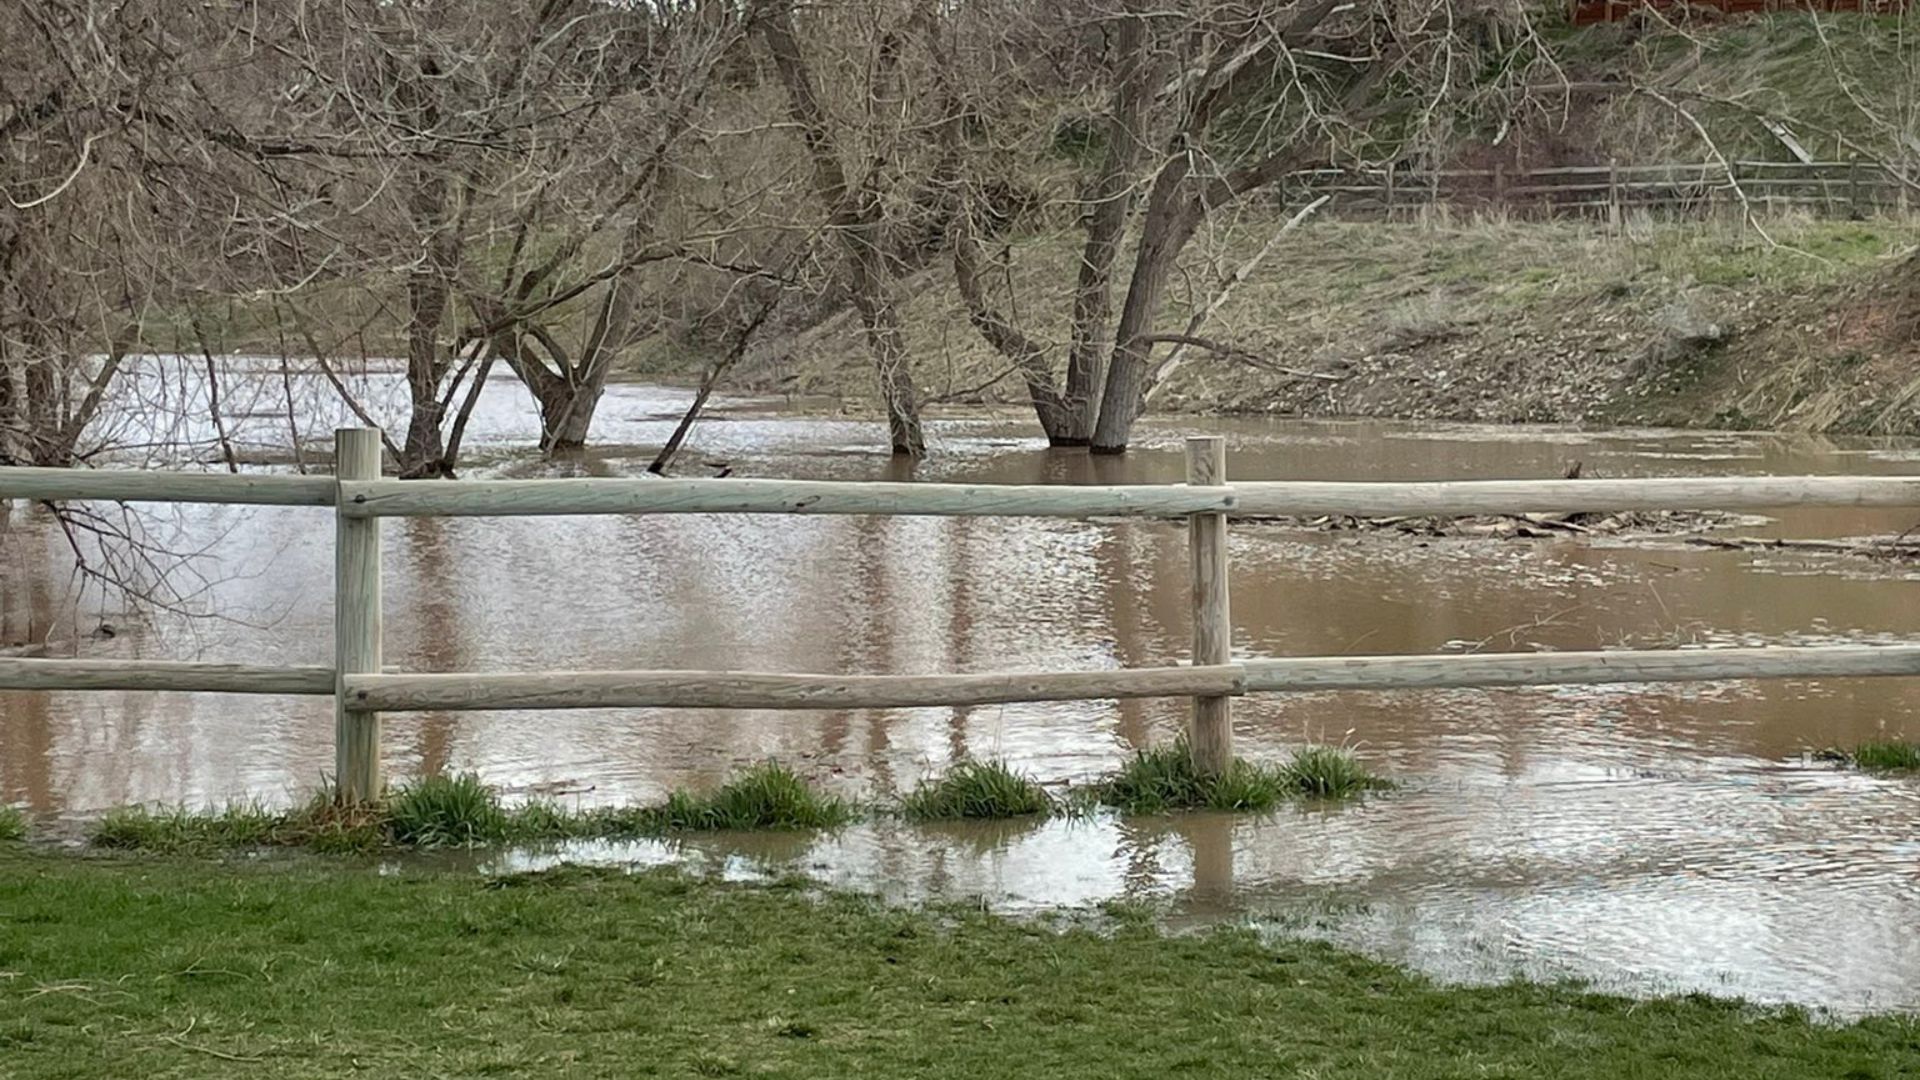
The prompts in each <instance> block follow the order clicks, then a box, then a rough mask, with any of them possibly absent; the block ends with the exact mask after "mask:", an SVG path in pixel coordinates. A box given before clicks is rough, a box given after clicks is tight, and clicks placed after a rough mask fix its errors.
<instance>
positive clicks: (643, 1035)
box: [0, 844, 1920, 1080]
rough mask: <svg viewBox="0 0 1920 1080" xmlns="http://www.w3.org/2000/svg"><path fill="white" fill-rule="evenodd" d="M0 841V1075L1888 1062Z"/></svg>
mask: <svg viewBox="0 0 1920 1080" xmlns="http://www.w3.org/2000/svg"><path fill="white" fill-rule="evenodd" d="M399 865H401V866H402V867H403V869H400V870H398V871H397V872H396V871H393V870H392V868H391V866H390V867H389V870H388V872H385V873H381V872H378V871H376V870H375V869H373V868H372V867H371V866H370V865H367V864H360V863H346V862H338V861H332V860H328V859H323V858H317V857H298V858H289V859H270V860H242V861H237V862H232V863H220V862H213V861H203V860H191V859H179V858H154V857H143V858H135V857H126V856H115V857H99V858H88V857H76V856H71V855H62V854H41V853H35V852H31V851H29V850H27V849H25V848H23V847H21V846H20V845H17V844H13V845H0V1076H5V1077H7V1078H9V1080H29V1078H40V1077H113V1078H124V1077H139V1078H141V1080H158V1078H161V1077H196V1078H197V1077H223V1076H235V1077H241V1076H244V1077H262V1076H270V1077H275V1078H289V1077H317V1076H393V1077H409V1078H411V1077H434V1076H447V1077H466V1076H482V1075H492V1076H569V1077H603V1076H604V1077H630V1076H731V1075H741V1076H785V1077H842V1076H844V1077H900V1076H932V1077H1002V1076H1005V1077H1035V1078H1038V1077H1089V1078H1094V1077H1097V1078H1102V1080H1106V1078H1112V1077H1143V1078H1145V1077H1156V1078H1157V1077H1166V1076H1218V1077H1232V1078H1235V1080H1240V1078H1247V1077H1269V1076H1271V1077H1316V1078H1329V1077H1368V1078H1384V1077H1515V1078H1520V1077H1525V1078H1529V1080H1531V1078H1536V1077H1607V1078H1618V1077H1647V1078H1669V1077H1740V1078H1742V1080H1748V1078H1758V1077H1792V1078H1795V1080H1801V1078H1808V1077H1894V1076H1913V1075H1920V1032H1917V1031H1916V1028H1915V1025H1914V1024H1913V1023H1912V1022H1911V1021H1910V1020H1908V1019H1906V1018H1892V1017H1889V1018H1879V1019H1873V1020H1868V1021H1866V1022H1864V1023H1860V1024H1856V1025H1852V1026H1846V1027H1839V1026H1827V1025H1821V1024H1817V1023H1811V1022H1809V1021H1808V1020H1807V1019H1805V1018H1804V1017H1802V1016H1800V1015H1798V1014H1795V1013H1791V1012H1780V1011H1771V1010H1760V1009H1755V1008H1751V1007H1746V1006H1742V1005H1739V1004H1733V1003H1726V1002H1718V1001H1712V1000H1707V999H1703V998H1680V999H1672V1000H1662V1001H1651V1002H1646V1001H1642V1002H1635V1001H1629V1000H1624V999H1620V998H1613V997H1604V996H1596V995H1589V994H1583V993H1580V992H1578V991H1576V990H1571V989H1549V988H1543V987H1539V986H1525V985H1522V986H1509V987H1503V988H1497V989H1443V988H1439V987H1436V986H1434V985H1432V984H1430V983H1428V982H1426V981H1425V980H1423V979H1421V978H1418V977H1416V976H1413V975H1409V974H1405V973H1403V972H1401V971H1398V970H1396V969H1394V968H1392V967H1388V966H1385V965H1382V964H1378V963H1374V962H1372V961H1368V960H1364V959H1361V958H1358V957H1355V956H1352V955H1348V954H1344V953H1341V952H1339V951H1336V950H1334V949H1331V948H1328V947H1325V946H1321V945H1315V944H1305V943H1287V942H1282V943H1280V944H1277V945H1270V944H1263V943H1261V942H1260V941H1258V940H1256V939H1255V937H1254V936H1253V935H1252V934H1250V933H1247V932H1239V931H1220V932H1216V933H1211V934H1205V935H1199V936H1183V937H1165V936H1161V935H1159V934H1158V933H1156V932H1154V931H1152V930H1151V929H1149V928H1147V927H1145V926H1141V925H1135V924H1130V923H1125V922H1123V923H1120V924H1118V925H1117V926H1109V927H1108V928H1107V929H1106V931H1105V932H1097V931H1095V930H1093V929H1088V928H1080V929H1074V930H1070V931H1068V932H1065V933H1061V932H1058V931H1057V930H1055V929H1048V928H1045V927H1040V926H1035V925H1029V924H1023V923H1019V922H1014V921H1009V920H1005V919H1000V918H996V917H992V916H988V915H983V914H979V913H977V912H965V911H960V910H956V909H941V910H937V911H919V912H914V911H899V910H890V909H887V908H884V907H881V906H879V905H878V904H876V903H874V902H871V901H868V900H863V899H858V898H851V897H844V896H833V897H827V898H821V897H820V896H818V895H815V894H813V893H812V892H810V891H809V890H807V889H806V888H804V887H798V886H791V887H779V886H734V885H724V884H718V883H713V882H708V881H701V880H694V879H689V878H686V877H683V876H680V875H677V874H672V873H647V874H639V875H632V876H628V875H623V874H619V873H613V872H604V871H586V870H563V871H557V872H551V873H546V874H539V875H528V876H518V877H508V878H493V879H488V878H484V877H480V876H476V875H472V874H462V873H457V872H453V871H447V870H431V869H426V868H424V867H418V868H410V867H409V864H406V863H404V862H403V863H401V864H399Z"/></svg>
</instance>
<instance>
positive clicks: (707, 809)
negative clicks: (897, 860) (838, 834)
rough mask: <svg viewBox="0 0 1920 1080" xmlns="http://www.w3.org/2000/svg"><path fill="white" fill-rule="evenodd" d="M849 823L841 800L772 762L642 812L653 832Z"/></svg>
mask: <svg viewBox="0 0 1920 1080" xmlns="http://www.w3.org/2000/svg"><path fill="white" fill-rule="evenodd" d="M852 818H853V807H852V806H851V805H849V804H848V803H847V802H846V801H845V800H843V799H840V798H837V797H835V796H832V795H829V794H826V793H825V792H822V791H818V790H815V789H814V788H813V787H812V786H810V785H809V784H808V783H807V782H806V781H805V780H802V779H801V778H800V777H799V776H797V775H795V774H794V772H793V771H792V770H791V769H788V768H787V767H786V766H784V765H780V764H778V763H776V762H771V761H769V762H766V763H764V764H761V765H755V766H754V767H753V768H751V769H748V770H747V771H746V772H744V773H741V774H740V775H739V776H737V777H735V778H734V779H732V780H729V781H728V782H727V783H726V784H724V785H722V786H721V788H720V789H719V790H718V791H715V792H713V793H712V794H710V795H694V794H692V793H690V792H686V791H676V792H674V793H673V794H671V795H669V796H667V802H666V805H664V806H661V807H658V808H656V809H654V810H652V811H650V812H648V813H647V815H646V819H647V820H648V823H649V824H651V825H652V826H653V827H654V828H655V829H689V830H694V829H831V828H836V827H838V826H841V825H844V824H846V823H847V822H848V821H849V820H851V819H852Z"/></svg>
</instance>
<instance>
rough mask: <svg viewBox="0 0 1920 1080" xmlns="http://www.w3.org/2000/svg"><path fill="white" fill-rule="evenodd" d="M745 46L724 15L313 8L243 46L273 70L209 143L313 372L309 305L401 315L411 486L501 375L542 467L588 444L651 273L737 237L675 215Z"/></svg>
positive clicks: (322, 316) (318, 325)
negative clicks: (682, 174) (245, 163)
mask: <svg viewBox="0 0 1920 1080" xmlns="http://www.w3.org/2000/svg"><path fill="white" fill-rule="evenodd" d="M738 29H739V28H738V23H737V18H736V13H735V12H734V11H733V10H732V9H731V8H729V7H728V6H726V5H720V4H710V3H694V2H687V3H678V4H654V5H644V6H627V5H604V4H598V3H594V2H592V0H540V2H538V3H516V2H506V0H501V2H497V3H481V4H467V3H452V2H425V3H417V4H406V5H393V4H387V3H382V2H380V0H343V2H342V3H338V4H330V5H326V6H324V7H322V6H315V5H312V4H310V3H308V2H304V0H303V2H301V3H297V4H293V5H289V6H288V7H286V8H284V9H276V11H275V12H273V13H272V15H271V16H270V17H263V18H261V19H259V20H255V21H254V22H253V23H251V24H249V25H248V26H247V27H246V29H245V35H246V45H247V52H248V55H249V56H250V57H264V58H266V59H264V60H258V61H257V62H256V63H255V65H254V67H255V69H257V70H255V71H252V72H249V73H247V74H245V75H244V76H243V75H236V74H233V73H232V72H229V73H228V74H227V75H226V76H225V77H226V80H227V81H226V85H224V86H223V87H221V88H220V92H219V93H218V94H217V98H218V100H219V105H218V106H217V108H216V109H215V115H214V116H213V117H212V118H210V120H209V121H208V129H209V134H210V135H211V136H213V137H215V138H216V139H218V140H219V141H220V142H222V143H223V144H224V145H227V146H229V147H230V148H232V149H233V150H234V151H235V152H236V153H238V154H241V155H245V156H249V157H250V158H251V159H252V160H253V162H254V163H255V165H256V166H257V169H258V171H259V173H260V176H261V179H260V181H259V182H257V183H256V184H255V185H254V188H253V190H252V195H253V201H254V204H255V205H256V206H257V207H258V212H257V213H254V214H251V215H249V216H248V217H247V218H246V219H245V220H242V221H238V222H236V225H235V231H236V233H238V232H246V233H248V234H249V239H248V241H247V246H248V247H249V248H250V249H251V250H252V251H253V252H254V253H255V254H256V255H257V258H256V260H255V263H254V265H253V267H252V270H253V272H255V273H256V274H257V275H258V276H259V277H261V278H263V279H265V281H266V284H267V291H269V292H271V293H272V295H273V296H274V297H275V298H276V302H277V303H278V304H279V305H280V306H281V308H282V309H283V310H284V312H285V314H286V315H287V317H288V318H289V319H290V320H291V321H292V322H293V323H294V324H295V325H296V327H297V328H298V334H297V336H298V337H299V338H300V339H301V340H303V341H305V342H306V343H307V344H308V346H309V348H310V349H311V350H312V351H314V352H315V353H316V354H319V355H320V358H321V359H322V360H325V359H326V356H325V355H324V354H325V352H326V351H327V346H326V342H325V341H324V340H322V339H323V338H324V337H325V331H326V327H325V325H324V324H325V322H326V320H327V312H326V310H324V309H322V310H319V311H315V310H314V308H313V306H312V304H313V302H315V301H316V298H324V297H325V296H327V295H328V294H329V291H332V292H334V293H337V292H338V291H339V290H341V289H343V288H344V289H348V290H360V291H364V292H366V293H369V294H371V295H372V296H373V297H374V298H375V299H374V305H375V306H378V307H381V308H383V309H385V310H387V311H389V312H390V313H391V318H389V319H387V320H385V322H386V324H387V325H389V326H392V327H394V328H395V330H396V332H397V335H398V337H399V338H400V339H401V340H402V341H403V342H404V346H403V348H404V354H405V381H406V389H407V398H408V422H407V430H406V435H405V438H404V440H403V441H401V442H399V443H397V444H395V445H394V447H393V449H394V451H395V453H396V456H397V457H398V461H399V468H400V472H401V474H402V475H403V476H447V475H452V473H453V469H454V466H455V464H456V462H457V459H458V452H459V445H460V440H461V436H462V434H463V433H464V429H465V425H466V420H467V418H468V417H469V416H470V415H471V412H472V409H473V406H474V403H475V401H476V400H477V397H478V395H479V393H480V390H481V388H482V387H483V386H484V385H485V382H486V378H487V375H488V373H489V371H490V369H491V367H492V365H494V364H495V363H496V362H497V363H504V364H505V365H507V366H508V367H509V368H510V369H512V371H513V372H514V373H515V374H516V375H517V376H518V377H519V378H520V380H521V382H522V383H524V384H525V386H526V388H527V389H528V391H529V392H530V393H531V395H532V396H533V398H534V401H535V404H536V407H537V409H538V411H539V415H540V420H541V438H540V445H541V447H542V449H544V450H549V451H552V450H562V449H567V448H571V447H577V446H579V445H581V444H582V443H583V442H584V441H585V439H586V437H587V433H588V431H589V429H590V426H591V424H592V421H593V417H594V414H595V410H596V408H597V406H598V404H599V401H600V398H601V395H602V393H603V392H604V388H605V385H606V380H607V376H608V374H609V372H610V371H611V369H612V367H613V364H614V361H615V359H616V358H617V357H618V356H619V354H620V353H621V350H622V349H624V348H625V347H626V346H628V345H629V344H630V343H631V342H632V340H633V339H634V337H635V335H636V334H637V333H638V332H639V331H640V330H641V329H642V324H643V322H644V312H643V302H642V300H643V298H642V295H641V292H642V290H641V282H640V280H639V272H640V271H641V269H642V268H643V267H646V266H648V265H651V264H655V263H659V262H662V261H666V260H670V259H675V258H681V257H685V256H688V255H694V256H698V254H699V253H700V251H701V250H702V247H703V245H704V244H707V243H709V242H710V241H711V239H712V235H713V234H714V233H715V232H716V231H723V230H724V226H723V225H720V224H717V223H715V222H713V221H711V220H696V219H695V218H693V217H690V216H688V215H685V214H670V213H669V212H668V211H667V209H666V207H665V206H664V202H665V198H666V194H667V192H668V191H669V189H670V187H671V179H672V176H673V154H674V151H675V148H676V147H677V145H678V144H679V142H680V141H681V140H682V139H683V137H685V135H686V134H687V132H688V130H689V127H690V125H691V123H692V121H693V119H694V118H695V116H696V110H697V109H698V108H699V106H700V103H701V102H702V101H703V99H704V98H705V95H706V93H707V90H708V88H709V86H710V85H711V82H712V78H713V72H714V71H715V70H716V69H717V65H718V62H719V60H720V59H721V57H722V56H723V55H724V54H725V52H726V51H727V50H728V49H729V48H731V47H732V45H733V43H734V42H735V41H736V40H737V38H738ZM246 79H251V80H253V82H255V83H258V84H260V86H259V89H260V90H264V91H265V92H256V93H253V94H248V93H245V92H244V90H245V87H246V86H247V85H248V83H247V82H246V81H245V80H246Z"/></svg>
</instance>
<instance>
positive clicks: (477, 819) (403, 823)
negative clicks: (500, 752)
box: [386, 773, 507, 847]
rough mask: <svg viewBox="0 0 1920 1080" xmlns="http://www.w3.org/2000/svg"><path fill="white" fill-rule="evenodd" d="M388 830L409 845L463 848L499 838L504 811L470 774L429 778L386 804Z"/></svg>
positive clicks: (504, 822)
mask: <svg viewBox="0 0 1920 1080" xmlns="http://www.w3.org/2000/svg"><path fill="white" fill-rule="evenodd" d="M386 817H387V831H388V832H389V833H390V834H391V835H392V836H393V839H394V841H395V842H396V843H401V844H410V845H412V846H414V847H464V846H470V845H473V844H483V843H486V842H488V841H493V840H501V839H504V838H505V837H506V835H507V815H506V812H505V811H504V810H502V809H501V808H500V800H499V797H498V796H496V795H495V794H494V792H493V789H492V788H490V787H488V786H487V785H486V784H483V783H481V782H480V777H479V776H477V775H475V774H473V773H462V774H460V775H458V776H429V777H425V778H423V779H420V780H417V781H415V782H414V783H412V784H409V785H407V786H406V787H404V788H401V789H400V791H399V792H398V793H397V794H395V795H394V796H393V797H392V798H391V799H390V800H388V802H387V814H386Z"/></svg>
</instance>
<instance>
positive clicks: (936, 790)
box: [900, 761, 1053, 821]
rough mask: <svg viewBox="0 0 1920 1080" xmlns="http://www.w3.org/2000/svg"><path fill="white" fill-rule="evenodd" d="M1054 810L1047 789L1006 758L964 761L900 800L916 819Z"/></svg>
mask: <svg viewBox="0 0 1920 1080" xmlns="http://www.w3.org/2000/svg"><path fill="white" fill-rule="evenodd" d="M1052 810H1053V797H1052V796H1050V795H1048V794H1047V792H1046V789H1044V788H1042V787H1041V786H1040V785H1039V784H1037V783H1035V782H1034V781H1033V779H1032V778H1031V777H1028V776H1024V775H1022V774H1020V773H1017V772H1014V771H1013V770H1012V769H1011V768H1009V767H1008V766H1007V764H1006V763H1005V762H1002V761H963V762H961V763H959V764H958V765H955V766H954V767H953V769H952V770H951V771H949V772H948V773H947V774H946V775H945V776H942V777H939V778H938V779H932V780H927V781H925V782H924V783H922V784H921V785H920V786H919V787H917V788H915V789H914V790H913V793H912V794H910V795H908V796H907V797H906V798H905V799H903V800H901V803H900V812H901V813H902V814H904V815H905V816H907V817H909V818H912V819H914V820H916V821H951V820H955V819H959V818H975V819H978V818H1012V817H1025V816H1027V815H1030V814H1046V813H1049V812H1051V811H1052Z"/></svg>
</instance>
